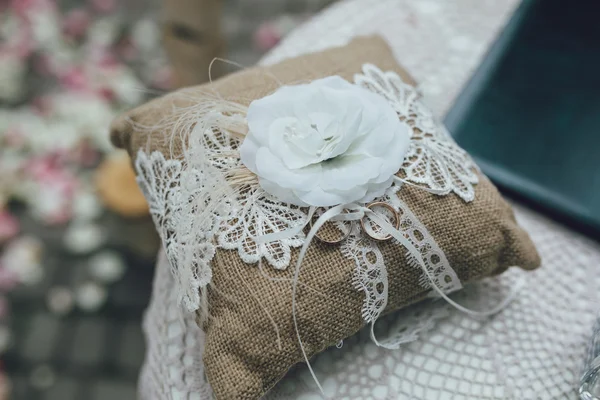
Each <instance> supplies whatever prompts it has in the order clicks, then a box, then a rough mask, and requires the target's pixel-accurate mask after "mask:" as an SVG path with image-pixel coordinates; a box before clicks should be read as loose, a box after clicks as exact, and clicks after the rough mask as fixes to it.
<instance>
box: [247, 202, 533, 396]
mask: <svg viewBox="0 0 600 400" xmlns="http://www.w3.org/2000/svg"><path fill="white" fill-rule="evenodd" d="M345 210H346V211H349V212H346V213H344V211H345ZM315 211H316V208H315V207H311V208H310V210H309V213H308V218H307V220H306V221H305V222H304V224H303V225H302V226H298V227H294V228H291V229H288V230H286V231H281V232H274V233H270V234H267V235H262V236H259V237H255V238H254V240H255V242H256V243H257V244H260V243H266V242H271V241H274V240H280V239H286V238H290V237H294V236H296V235H298V234H299V233H300V232H301V231H302V230H303V229H304V227H305V226H306V225H307V224H308V223H309V221H311V219H312V218H313V216H314V213H315ZM365 217H367V218H369V219H370V220H371V221H373V222H374V223H376V224H377V225H378V226H379V227H380V228H381V229H382V231H383V232H385V233H386V234H388V235H390V236H392V237H393V238H394V239H396V240H397V241H398V242H400V244H401V245H402V246H404V247H405V248H406V249H407V250H408V252H409V254H410V255H411V256H412V258H414V259H415V260H417V261H418V263H419V266H420V267H421V269H422V270H423V273H424V274H425V276H426V277H427V279H428V280H429V281H430V282H431V286H432V288H433V289H434V290H435V291H436V292H437V293H438V294H439V295H440V296H441V297H442V298H443V299H444V300H446V301H447V302H448V303H449V304H450V305H452V306H453V307H454V308H456V309H457V310H459V311H461V312H464V313H466V314H469V315H471V316H474V317H479V318H482V317H488V316H490V315H493V314H496V313H498V312H499V311H501V310H502V309H504V308H505V307H506V306H507V305H508V304H509V303H510V302H511V301H512V300H513V299H514V298H515V296H516V294H517V293H518V291H519V289H520V287H521V286H522V283H523V282H522V281H520V282H519V283H518V284H517V285H516V286H515V287H513V290H512V291H511V293H509V295H508V296H506V297H505V298H504V299H503V300H502V301H501V302H500V304H498V305H497V306H496V307H493V308H492V309H490V310H485V311H478V310H471V309H469V308H466V307H464V306H462V305H460V304H458V303H457V302H455V301H454V300H452V299H451V298H450V297H448V295H447V294H446V293H444V291H443V290H442V289H440V288H439V287H438V286H437V284H436V281H435V278H434V277H433V276H432V275H431V272H430V271H429V270H428V269H427V266H426V264H425V262H424V261H423V257H421V253H420V252H419V250H418V249H417V248H416V247H415V246H414V245H413V244H412V243H411V242H410V240H408V239H407V238H406V236H405V235H404V233H403V232H402V231H400V230H399V229H396V228H395V227H394V226H392V225H391V224H390V223H389V222H388V221H386V220H385V219H384V218H382V217H381V216H379V215H378V214H377V213H375V212H374V211H373V210H371V209H369V208H367V207H365V206H362V205H359V204H354V203H352V204H340V205H337V206H335V207H332V208H330V209H329V210H327V211H326V212H325V213H323V214H322V215H321V216H320V217H319V218H318V219H317V221H316V222H315V223H314V225H313V226H312V229H311V230H310V232H309V233H308V234H307V235H306V238H305V241H304V245H303V246H302V249H301V250H300V254H299V256H298V260H297V261H296V266H295V269H294V277H293V279H292V318H293V320H294V329H295V331H296V338H297V339H298V343H299V345H300V350H301V351H302V356H303V357H304V361H305V362H306V365H307V366H308V369H309V371H310V373H311V375H312V377H313V379H314V381H315V383H316V384H317V387H318V388H319V390H320V391H321V393H322V394H323V396H326V395H325V392H324V390H323V387H322V386H321V384H320V383H319V380H318V379H317V376H316V374H315V372H314V370H313V369H312V366H311V365H310V361H309V359H308V355H307V354H306V350H305V349H304V344H303V343H302V338H301V337H300V330H299V328H298V319H297V316H296V306H297V304H296V293H297V288H298V279H299V276H300V269H301V266H302V262H303V260H304V257H305V256H306V251H307V250H308V247H309V246H310V243H311V242H312V240H313V238H314V237H315V235H316V234H317V232H318V231H319V229H321V227H322V226H323V225H324V224H325V223H327V222H328V221H332V220H334V221H358V220H361V219H362V218H365ZM385 302H386V303H385V304H384V305H383V308H385V306H386V305H387V298H386V299H385ZM375 322H377V318H375V319H373V321H372V322H371V334H370V336H371V340H373V342H374V343H375V344H376V345H377V346H380V347H384V348H387V349H395V348H397V347H394V346H390V345H386V344H385V343H381V342H379V341H378V340H377V338H376V337H375V332H374V329H375Z"/></svg>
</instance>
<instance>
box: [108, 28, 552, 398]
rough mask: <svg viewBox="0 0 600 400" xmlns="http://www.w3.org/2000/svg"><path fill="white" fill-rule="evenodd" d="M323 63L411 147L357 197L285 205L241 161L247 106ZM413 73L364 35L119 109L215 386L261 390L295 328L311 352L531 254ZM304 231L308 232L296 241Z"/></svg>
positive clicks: (282, 366)
mask: <svg viewBox="0 0 600 400" xmlns="http://www.w3.org/2000/svg"><path fill="white" fill-rule="evenodd" d="M333 75H337V76H339V77H341V78H343V79H344V80H345V81H347V82H348V83H346V85H349V84H352V85H355V86H358V87H359V88H360V90H369V91H371V92H372V93H375V95H377V96H380V97H381V98H380V99H374V100H373V101H374V102H376V101H385V102H387V104H389V105H391V107H392V108H393V109H394V111H396V113H397V117H398V118H399V120H400V121H401V122H402V124H406V125H407V126H408V127H409V135H410V145H409V147H408V150H407V153H406V154H404V155H401V156H402V157H403V158H402V159H400V162H401V164H399V165H400V169H399V171H398V172H397V173H396V175H395V177H393V176H392V178H393V180H394V184H393V186H391V187H390V188H387V189H386V191H385V194H383V195H381V196H379V197H378V198H376V199H372V200H371V201H369V202H368V203H365V204H362V203H360V201H359V202H356V203H357V204H355V205H354V206H350V207H349V209H347V208H344V207H337V208H336V207H322V208H321V207H309V206H306V207H303V206H295V205H290V204H288V203H284V202H281V201H279V199H278V197H277V196H273V195H272V193H271V194H267V191H268V190H266V189H265V190H263V188H262V186H265V188H267V189H268V186H267V184H266V183H265V184H264V185H263V183H260V184H259V183H258V179H257V176H256V175H255V174H253V173H252V172H251V171H250V170H249V169H251V167H249V166H248V168H246V167H245V165H244V164H243V163H242V162H241V161H240V151H239V147H240V143H241V142H243V141H244V140H245V137H246V135H249V133H248V132H249V128H248V124H249V123H247V122H246V119H245V115H246V114H245V113H246V112H247V110H248V107H249V105H250V103H251V102H253V101H254V100H257V99H261V98H265V96H268V95H270V94H271V93H274V92H275V91H277V90H278V89H280V88H281V87H282V86H284V85H287V86H289V85H293V86H295V85H299V84H308V83H309V82H313V81H315V80H317V79H320V78H325V77H330V76H333ZM327 82H329V81H327ZM332 82H333V81H332ZM335 84H336V85H341V84H340V83H339V80H338V81H335ZM414 85H415V83H414V81H413V80H412V78H411V77H410V76H409V75H408V74H407V73H406V71H405V70H404V69H402V68H401V67H400V66H399V65H398V64H397V63H396V61H395V59H394V57H393V55H392V54H391V51H390V49H389V48H388V46H387V45H386V43H385V42H384V41H383V40H382V39H380V38H378V37H368V38H360V39H356V40H354V41H352V42H351V43H350V44H348V45H347V46H344V47H340V48H335V49H330V50H327V51H324V52H320V53H315V54H309V55H305V56H301V57H298V58H294V59H289V60H286V61H284V62H282V63H280V64H277V65H274V66H271V67H268V68H261V67H259V68H253V69H249V70H246V71H242V72H239V73H236V74H233V75H230V76H229V77H226V78H224V79H221V80H218V81H216V82H213V83H211V84H208V85H203V86H198V87H193V88H189V89H184V90H180V91H177V92H174V93H171V94H169V95H167V96H164V97H161V98H159V99H156V100H153V101H151V102H149V103H148V104H145V105H143V106H141V107H139V108H137V109H135V110H133V111H131V112H129V113H127V114H126V115H124V116H122V117H120V118H119V119H117V120H116V121H115V122H114V124H113V126H112V132H111V135H112V140H113V142H114V143H115V145H116V146H118V147H121V148H125V149H127V150H128V152H129V154H130V155H131V157H132V159H133V160H134V163H135V166H136V170H137V173H138V182H139V183H140V186H141V187H142V189H143V190H144V192H145V194H146V196H147V198H148V200H149V203H150V208H151V212H152V214H153V217H154V219H155V222H156V224H157V228H158V230H159V233H160V234H161V237H162V239H163V242H164V245H165V250H166V252H167V255H168V258H169V260H170V263H171V267H172V270H173V273H174V275H175V278H176V281H177V282H178V284H179V288H180V290H181V299H182V303H183V305H184V306H185V307H186V308H187V309H188V310H190V311H196V312H197V313H198V315H199V318H198V320H199V323H200V325H201V326H202V327H203V329H204V330H205V332H206V346H205V348H206V353H205V355H204V362H205V368H206V373H207V377H208V380H209V382H210V384H211V386H212V388H213V390H214V392H215V394H216V397H217V398H219V399H255V398H259V397H260V396H262V395H263V394H264V393H266V392H267V391H268V390H269V389H270V388H271V387H273V385H275V383H277V381H278V380H280V379H281V378H282V377H283V376H284V374H285V373H286V372H287V371H288V370H289V369H290V367H292V366H293V365H294V364H296V363H298V362H300V361H303V360H304V359H305V358H304V356H303V354H302V351H301V346H300V343H299V340H298V337H299V338H300V340H301V343H302V344H303V346H304V350H305V352H306V356H307V357H308V358H310V357H311V356H313V355H314V354H316V353H318V352H321V351H323V350H324V349H326V348H327V347H329V346H331V345H334V344H336V343H338V342H340V340H342V339H344V338H346V337H348V336H350V335H353V334H354V333H356V332H357V331H358V330H359V329H360V328H361V327H363V326H364V325H365V324H367V323H372V322H374V321H375V320H376V319H377V317H378V316H379V315H380V314H382V313H387V312H390V311H393V310H397V309H399V308H402V307H405V306H407V305H409V304H411V303H414V302H416V301H419V300H421V299H423V298H425V297H427V296H428V295H432V294H433V295H436V294H437V295H441V294H440V293H439V292H443V293H449V292H451V291H453V290H456V289H459V288H460V287H461V286H462V284H465V283H467V282H471V281H474V280H478V279H481V278H483V277H487V276H490V275H494V274H499V273H501V272H503V271H505V270H506V269H507V268H508V267H510V266H519V267H521V268H524V269H534V268H536V267H538V266H539V263H540V260H539V257H538V254H537V253H536V250H535V248H534V246H533V244H532V242H531V241H530V239H529V237H528V235H527V234H526V233H525V232H524V231H523V230H521V228H520V227H519V226H518V225H517V223H516V222H515V219H514V216H513V213H512V210H511V208H510V207H509V205H508V204H507V203H506V202H505V201H504V200H503V199H502V198H501V197H500V195H499V194H498V192H497V190H496V188H495V187H494V186H493V185H492V184H491V183H490V182H489V181H488V180H487V179H486V178H485V177H484V176H483V175H481V174H480V172H479V171H478V169H477V167H476V166H475V165H474V164H473V163H472V161H471V159H470V158H469V156H468V155H467V154H466V153H465V152H464V151H463V150H461V149H460V148H458V147H457V146H456V144H455V143H454V142H453V141H452V140H451V139H450V138H449V136H448V135H447V132H445V131H444V129H443V127H442V126H440V125H439V124H438V123H437V121H436V120H435V119H434V118H433V117H432V116H431V114H430V112H429V110H428V109H427V108H426V107H425V106H424V105H423V104H422V102H421V100H420V98H419V96H418V92H417V91H416V90H415V89H414ZM342 86H343V85H342ZM355 86H353V87H355ZM352 90H354V89H352ZM361 93H364V92H361ZM365 96H367V95H365ZM367 97H368V96H367ZM340 99H341V102H342V103H343V101H344V98H340ZM382 99H383V100H382ZM273 104H274V108H277V107H279V105H278V103H277V102H275V103H273ZM373 104H375V103H373ZM377 104H379V103H377ZM301 106H302V107H304V106H307V105H306V104H301ZM309 106H311V105H309ZM334 106H335V105H334ZM318 111H319V110H318ZM268 112H269V110H268V109H267V110H266V111H265V113H266V114H268ZM278 112H279V111H278ZM373 112H377V110H374V111H373ZM315 115H316V114H315ZM394 115H395V114H394ZM351 117H352V116H351ZM315 118H317V119H318V117H315ZM362 118H363V122H364V120H365V119H367V117H365V116H364V115H363V117H362ZM249 119H250V118H248V120H249ZM315 121H316V120H315ZM359 122H360V121H359ZM359 122H355V123H357V124H358V123H359ZM360 123H362V122H360ZM395 123H397V121H395ZM288 128H289V127H286V128H285V129H288ZM307 129H308V128H307ZM310 129H315V130H318V129H320V126H319V122H314V124H311V127H310ZM250 130H251V129H250ZM285 135H287V133H286V134H285ZM285 135H284V136H285ZM291 135H292V136H293V138H292V139H294V140H296V139H297V138H298V137H300V136H294V135H295V133H294V132H292V133H291ZM334 136H335V135H334ZM334 136H331V137H327V138H325V139H323V140H326V141H327V140H335V138H334V139H331V138H332V137H334ZM285 137H286V138H288V136H285ZM300 138H301V139H302V138H303V137H300ZM302 140H304V139H302ZM374 145H377V143H375V144H374ZM384 150H385V149H384ZM318 154H320V153H318ZM323 162H327V161H323ZM271 172H272V171H271ZM360 174H362V171H358V172H357V175H360ZM346 178H348V176H347V175H344V176H342V179H341V180H345V179H346ZM349 179H352V176H350V177H349ZM338 180H340V179H338ZM287 183H288V184H290V185H293V184H296V183H297V182H287ZM335 184H337V182H334V183H333V185H335ZM285 186H286V184H285V182H284V183H283V184H282V187H284V188H285ZM311 210H312V213H311ZM327 210H333V211H331V212H329V214H327V215H325V214H326V211H327ZM369 210H370V211H369ZM343 215H346V216H347V219H344V218H343V217H341V216H343ZM374 215H375V216H374ZM377 216H379V217H377ZM382 220H384V221H386V222H387V224H386V223H384V222H377V221H382ZM319 223H322V224H323V226H322V227H320V228H319V227H318V226H317V227H316V230H314V229H313V228H315V226H316V225H317V224H319ZM392 228H393V229H392ZM310 231H313V232H316V238H313V239H312V240H311V241H310V243H308V244H307V243H306V241H307V240H308V239H307V236H306V235H307V233H309V232H310ZM391 232H392V233H393V234H392V233H391ZM394 232H395V233H394ZM261 238H262V239H261ZM381 239H386V240H381ZM303 245H306V246H307V247H306V254H304V257H303V259H302V260H301V263H300V264H299V265H300V268H298V264H297V261H298V258H299V256H300V248H301V247H302V246H303ZM295 275H296V276H295ZM433 285H435V287H434V286H433ZM433 289H436V290H433ZM294 319H295V320H296V322H297V324H296V325H295V324H294ZM374 340H377V339H376V338H374ZM391 347H393V346H391Z"/></svg>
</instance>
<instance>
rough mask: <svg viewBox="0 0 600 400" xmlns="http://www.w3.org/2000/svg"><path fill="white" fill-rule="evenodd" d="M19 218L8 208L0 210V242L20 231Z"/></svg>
mask: <svg viewBox="0 0 600 400" xmlns="http://www.w3.org/2000/svg"><path fill="white" fill-rule="evenodd" d="M19 230H20V227H19V220H18V219H16V218H15V217H14V216H13V215H12V214H10V213H9V212H8V211H7V210H0V244H1V243H3V242H5V241H7V240H9V239H12V238H13V237H15V236H16V235H17V234H18V233H19Z"/></svg>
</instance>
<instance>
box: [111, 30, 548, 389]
mask: <svg viewBox="0 0 600 400" xmlns="http://www.w3.org/2000/svg"><path fill="white" fill-rule="evenodd" d="M364 63H372V64H375V65H377V66H378V67H379V68H380V69H381V70H383V71H385V70H393V71H395V72H397V73H398V74H399V75H400V76H401V77H402V78H403V79H404V80H405V81H407V82H412V83H414V82H413V80H412V78H410V76H408V74H407V73H406V71H405V70H403V69H402V67H400V66H399V65H398V64H397V63H396V61H395V59H394V56H393V54H392V53H391V51H390V49H389V47H388V46H387V44H386V43H385V42H384V41H383V40H382V39H380V38H378V37H368V38H359V39H355V40H354V41H352V42H351V43H350V44H348V45H347V46H344V47H340V48H335V49H329V50H326V51H324V52H320V53H315V54H308V55H304V56H301V57H298V58H294V59H289V60H285V61H283V62H282V63H280V64H277V65H274V66H271V67H268V68H262V67H261V68H253V69H249V70H246V71H242V72H239V73H237V74H234V75H231V76H229V77H226V78H224V79H222V80H219V81H216V82H214V83H213V84H211V85H204V86H198V87H197V88H195V89H192V90H198V91H206V90H212V91H214V92H217V93H219V94H220V95H221V96H223V98H226V99H229V100H233V101H237V102H240V103H243V104H246V105H247V104H249V103H250V102H251V101H252V100H254V99H258V98H260V97H263V96H265V95H267V94H269V93H271V92H273V91H274V90H275V89H277V87H279V85H280V84H282V83H283V84H293V83H299V82H306V81H310V80H313V79H316V78H321V77H325V76H329V75H340V76H342V77H343V78H345V79H347V80H349V81H352V80H353V75H354V74H355V73H358V72H360V71H361V67H362V65H363V64H364ZM274 77H276V78H277V79H273V78H274ZM188 90H189V89H188ZM184 97H185V98H184ZM189 101H190V100H189V96H181V95H180V94H179V93H178V92H174V93H172V94H169V95H167V96H165V97H162V98H159V99H156V100H154V101H152V102H150V103H148V104H146V105H144V106H141V107H139V108H137V109H135V110H133V111H131V112H129V113H127V114H126V115H125V116H123V117H121V118H119V119H117V120H116V121H115V122H114V124H113V126H112V132H111V135H112V140H113V142H114V143H115V145H117V146H118V147H122V148H125V149H127V150H128V151H129V153H130V155H131V156H132V157H135V156H136V152H137V151H138V149H139V148H142V149H146V150H159V151H162V152H164V153H165V154H169V150H168V149H167V148H166V147H165V140H164V137H165V133H166V132H162V131H155V132H151V131H144V132H142V131H136V130H135V129H134V128H133V126H132V124H131V121H136V122H139V123H142V124H144V125H153V124H154V123H155V122H156V121H158V120H159V119H162V118H165V117H166V118H168V117H169V115H170V113H172V112H173V109H174V107H173V105H178V106H181V105H188V103H189ZM167 134H168V133H167ZM475 188H476V195H475V200H474V201H472V202H469V203H466V202H464V201H463V200H462V199H460V198H459V197H458V196H456V195H454V194H450V195H446V196H438V195H435V194H431V193H428V192H426V191H424V190H422V189H420V188H415V187H410V186H408V185H405V186H404V187H403V188H402V189H401V190H400V192H399V196H400V198H401V199H402V200H403V201H404V202H405V203H406V204H407V205H408V206H409V207H410V209H411V210H412V212H413V213H414V214H415V215H416V216H417V217H418V219H419V220H420V221H421V222H422V223H423V225H424V226H425V227H426V228H427V229H428V230H429V232H430V234H431V235H432V236H433V237H434V239H435V240H436V241H437V243H438V245H439V247H440V248H441V249H442V250H443V251H444V252H445V255H446V257H447V259H448V261H449V263H450V265H451V266H452V267H453V268H454V270H455V271H456V273H457V275H458V277H459V278H460V280H461V282H463V283H467V282H471V281H474V280H478V279H481V278H483V277H487V276H490V275H494V274H499V273H501V272H503V271H504V270H506V269H507V268H509V267H511V266H520V267H521V268H524V269H534V268H536V267H538V266H539V264H540V260H539V256H538V254H537V252H536V250H535V248H534V246H533V244H532V242H531V240H530V239H529V237H528V235H527V234H526V233H525V232H524V231H523V230H522V229H521V228H520V227H519V226H518V225H517V223H516V221H515V218H514V216H513V212H512V210H511V208H510V206H509V205H508V204H507V203H506V202H505V201H504V200H503V199H502V197H501V196H500V194H499V193H498V191H497V190H496V188H495V187H494V186H493V185H492V184H491V183H490V182H489V181H488V180H487V179H486V178H485V177H483V176H482V177H481V179H480V182H479V183H478V184H477V185H476V187H475ZM380 249H381V251H382V253H383V255H384V258H385V263H386V266H387V269H388V274H389V302H388V308H387V309H386V311H387V312H391V311H393V310H397V309H399V308H402V307H405V306H407V305H409V304H411V303H414V302H416V301H419V300H421V299H423V297H424V296H425V295H426V290H425V289H424V288H423V286H421V285H420V284H419V277H420V275H421V272H420V270H418V269H416V268H414V267H413V266H410V265H409V263H408V262H407V259H406V256H405V255H406V250H405V249H404V248H402V247H401V246H400V245H399V244H395V243H393V242H391V241H390V242H384V243H382V244H381V245H380ZM297 255H298V249H296V250H295V251H294V252H293V255H292V264H291V265H292V266H293V265H294V263H295V261H296V259H297ZM355 268H356V267H355V264H354V262H353V261H351V260H349V259H347V258H345V257H344V256H343V255H342V253H341V251H340V249H339V247H338V246H330V245H324V244H320V243H318V242H317V241H315V242H313V243H312V244H311V246H310V249H309V251H308V253H307V256H306V258H305V260H304V263H303V267H302V272H301V273H300V282H301V285H300V286H299V288H298V293H297V304H298V306H297V317H298V322H299V330H300V335H301V338H302V340H303V343H304V345H305V348H306V350H307V352H308V354H309V356H312V355H314V354H316V353H318V352H321V351H323V350H324V349H325V348H327V347H329V346H331V345H334V344H336V343H338V342H339V341H340V340H342V339H344V338H346V337H348V336H350V335H353V334H354V333H356V332H357V331H358V330H359V329H360V328H361V327H362V326H364V321H363V319H362V317H361V306H362V304H363V300H364V295H363V294H362V293H361V292H359V291H357V290H356V289H355V288H354V287H353V286H352V284H351V281H352V276H353V273H354V271H355ZM212 269H213V274H214V275H213V284H214V285H213V286H212V287H211V288H210V290H209V293H208V299H209V305H210V314H211V318H210V319H209V320H208V322H207V323H206V324H204V326H203V328H204V330H205V332H206V353H205V355H204V362H205V367H206V371H207V375H208V379H209V381H210V383H211V385H212V387H213V390H214V391H215V394H216V397H217V398H218V399H256V398H259V397H260V396H261V395H263V394H264V393H265V392H267V391H268V390H269V389H270V388H271V387H272V386H273V385H275V383H276V382H277V381H279V380H280V379H281V378H282V377H283V376H284V375H285V373H286V372H287V371H288V370H289V369H290V367H292V366H293V365H294V364H296V363H298V362H301V361H302V360H303V358H302V355H301V352H300V349H299V345H298V342H297V340H296V334H295V330H294V327H293V320H292V285H291V283H290V281H289V279H291V278H292V276H293V268H292V267H290V268H288V269H287V270H284V271H276V270H274V269H271V268H266V271H267V272H268V274H269V275H270V276H271V277H273V278H286V279H288V280H285V279H283V280H273V279H267V278H265V276H263V274H261V273H260V272H259V270H258V269H257V268H256V266H253V265H247V264H244V263H243V262H242V261H241V260H240V258H239V257H238V254H237V252H235V251H228V250H218V251H217V254H216V256H215V257H214V259H213V263H212ZM269 315H270V316H272V318H273V319H274V321H275V323H276V325H277V327H278V329H279V334H280V337H281V342H280V345H281V348H280V347H279V343H278V340H277V335H276V331H275V328H274V327H273V324H272V322H271V321H270V319H269ZM465 318H467V317H466V316H465Z"/></svg>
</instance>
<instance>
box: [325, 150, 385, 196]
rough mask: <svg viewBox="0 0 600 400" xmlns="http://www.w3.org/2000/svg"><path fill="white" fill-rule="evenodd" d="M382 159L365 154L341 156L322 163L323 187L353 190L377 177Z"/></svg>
mask: <svg viewBox="0 0 600 400" xmlns="http://www.w3.org/2000/svg"><path fill="white" fill-rule="evenodd" d="M383 161H384V160H382V159H379V158H369V157H363V156H346V155H343V156H339V157H336V158H334V159H333V160H329V161H327V162H324V163H322V164H321V166H322V168H323V172H322V175H321V182H319V186H320V187H321V188H327V189H333V190H351V189H354V188H356V187H357V186H363V185H365V184H366V183H368V182H369V181H370V180H372V179H374V178H377V177H378V176H379V174H380V170H381V168H382V165H383Z"/></svg>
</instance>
